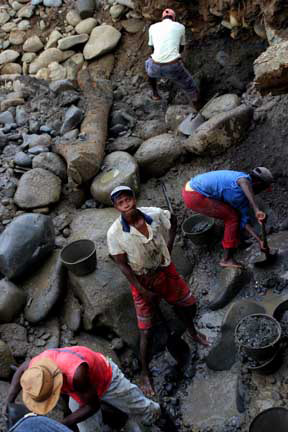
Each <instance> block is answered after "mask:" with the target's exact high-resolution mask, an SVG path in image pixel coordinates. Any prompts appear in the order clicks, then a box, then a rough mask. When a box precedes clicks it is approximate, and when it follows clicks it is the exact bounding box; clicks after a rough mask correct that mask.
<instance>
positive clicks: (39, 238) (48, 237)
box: [0, 213, 55, 279]
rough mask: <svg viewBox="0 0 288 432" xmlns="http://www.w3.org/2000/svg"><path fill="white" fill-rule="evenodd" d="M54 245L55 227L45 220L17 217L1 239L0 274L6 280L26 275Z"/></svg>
mask: <svg viewBox="0 0 288 432" xmlns="http://www.w3.org/2000/svg"><path fill="white" fill-rule="evenodd" d="M54 241H55V235H54V227H53V223H52V220H51V219H50V218H49V217H48V216H45V215H42V214H36V213H26V214H23V215H20V216H18V217H17V218H15V219H14V220H13V221H12V222H11V223H10V224H9V225H8V226H7V228H5V230H4V231H3V233H2V234H1V236H0V272H1V273H2V274H4V275H5V276H7V277H8V278H9V279H13V278H16V277H18V276H20V275H22V274H23V273H24V272H28V270H31V268H33V266H34V265H35V264H36V263H37V262H39V261H41V260H42V259H43V258H45V257H46V256H47V255H48V254H49V253H50V252H51V251H52V249H53V247H54Z"/></svg>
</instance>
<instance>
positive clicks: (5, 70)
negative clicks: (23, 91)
mask: <svg viewBox="0 0 288 432" xmlns="http://www.w3.org/2000/svg"><path fill="white" fill-rule="evenodd" d="M21 72H22V67H21V65H20V64H18V63H6V64H5V65H4V66H2V68H1V74H2V75H10V74H17V75H20V74H21Z"/></svg>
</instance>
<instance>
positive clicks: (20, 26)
mask: <svg viewBox="0 0 288 432" xmlns="http://www.w3.org/2000/svg"><path fill="white" fill-rule="evenodd" d="M30 28H31V24H30V21H28V20H22V21H20V22H19V24H18V29H19V30H29V29H30Z"/></svg>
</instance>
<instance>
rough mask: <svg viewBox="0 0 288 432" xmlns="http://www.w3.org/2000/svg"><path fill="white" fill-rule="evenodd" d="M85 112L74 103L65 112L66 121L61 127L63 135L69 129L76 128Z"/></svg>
mask: <svg viewBox="0 0 288 432" xmlns="http://www.w3.org/2000/svg"><path fill="white" fill-rule="evenodd" d="M82 118H83V112H82V111H81V110H80V109H79V108H78V107H76V106H74V105H72V106H71V107H70V108H68V110H67V111H66V112H65V117H64V123H63V126H62V128H61V131H60V133H61V135H64V134H65V133H66V132H68V131H69V130H72V129H75V128H76V127H77V126H78V124H79V123H80V122H81V121H82Z"/></svg>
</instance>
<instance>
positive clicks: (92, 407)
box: [62, 363, 100, 427]
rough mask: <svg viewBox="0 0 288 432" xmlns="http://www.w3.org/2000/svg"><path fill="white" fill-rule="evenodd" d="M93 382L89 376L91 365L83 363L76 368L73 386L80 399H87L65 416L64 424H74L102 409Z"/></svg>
mask: <svg viewBox="0 0 288 432" xmlns="http://www.w3.org/2000/svg"><path fill="white" fill-rule="evenodd" d="M93 384H94V383H93V382H91V380H90V376H89V366H88V365H87V364H86V363H83V364H81V365H80V366H79V367H78V368H77V369H76V372H75V375H74V378H73V386H74V388H75V391H76V392H77V394H78V396H79V397H80V399H81V400H83V401H85V405H83V406H81V407H80V408H78V409H77V410H76V411H74V412H73V413H71V414H69V415H68V416H67V417H65V418H64V420H63V421H62V424H64V425H66V426H68V427H69V426H73V425H75V424H76V423H80V422H82V421H84V420H86V419H87V418H89V417H91V416H92V415H94V414H95V413H96V412H97V411H98V410H99V409H100V400H99V398H98V395H97V391H96V388H95V386H94V385H93Z"/></svg>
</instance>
